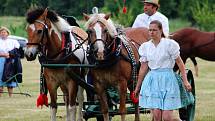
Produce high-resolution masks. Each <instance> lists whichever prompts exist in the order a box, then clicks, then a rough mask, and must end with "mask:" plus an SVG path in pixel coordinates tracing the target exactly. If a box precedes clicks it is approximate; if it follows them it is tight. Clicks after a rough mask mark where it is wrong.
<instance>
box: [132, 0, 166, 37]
mask: <svg viewBox="0 0 215 121" xmlns="http://www.w3.org/2000/svg"><path fill="white" fill-rule="evenodd" d="M158 1H159V0H144V1H141V2H143V3H144V13H142V14H139V15H138V16H137V17H136V19H135V21H134V23H133V25H132V28H137V27H145V28H149V24H150V23H151V21H153V20H158V21H160V22H161V23H162V26H163V32H164V35H165V37H168V36H169V21H168V18H167V17H166V16H165V15H163V14H162V13H160V12H158V11H157V10H158V8H159V7H160V5H159V3H158Z"/></svg>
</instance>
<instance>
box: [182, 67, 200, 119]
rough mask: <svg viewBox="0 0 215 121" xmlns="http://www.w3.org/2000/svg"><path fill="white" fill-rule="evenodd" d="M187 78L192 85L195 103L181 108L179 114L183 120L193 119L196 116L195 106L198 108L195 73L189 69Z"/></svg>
mask: <svg viewBox="0 0 215 121" xmlns="http://www.w3.org/2000/svg"><path fill="white" fill-rule="evenodd" d="M187 79H188V81H189V82H190V84H191V86H192V94H193V96H194V103H193V104H190V105H188V106H186V107H183V108H180V109H179V116H180V119H181V120H182V121H193V120H194V116H195V108H196V98H195V95H196V94H195V82H194V78H193V73H192V71H190V70H187Z"/></svg>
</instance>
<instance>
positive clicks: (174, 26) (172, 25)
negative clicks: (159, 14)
mask: <svg viewBox="0 0 215 121" xmlns="http://www.w3.org/2000/svg"><path fill="white" fill-rule="evenodd" d="M189 26H191V23H190V22H189V21H187V20H185V19H170V20H169V29H170V33H172V32H175V31H176V30H178V29H181V28H185V27H189Z"/></svg>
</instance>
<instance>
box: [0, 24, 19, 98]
mask: <svg viewBox="0 0 215 121" xmlns="http://www.w3.org/2000/svg"><path fill="white" fill-rule="evenodd" d="M9 35H10V31H9V29H7V28H6V27H1V28H0V96H1V94H2V92H3V87H4V86H6V87H7V89H8V93H9V97H11V96H12V93H13V88H15V87H17V83H16V82H14V81H9V82H6V81H7V80H4V79H3V77H4V76H5V75H4V72H5V63H6V62H7V60H11V59H10V58H14V57H15V56H17V55H16V52H17V51H18V49H19V47H20V44H19V42H18V41H17V40H14V39H9V38H8V36H9ZM11 70H14V68H13V69H11Z"/></svg>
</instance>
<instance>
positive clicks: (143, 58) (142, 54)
mask: <svg viewBox="0 0 215 121" xmlns="http://www.w3.org/2000/svg"><path fill="white" fill-rule="evenodd" d="M146 50H147V49H146V44H145V43H143V44H142V45H141V46H140V48H139V50H138V52H139V55H140V59H139V61H140V62H146V61H147V56H146V53H147V51H146Z"/></svg>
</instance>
